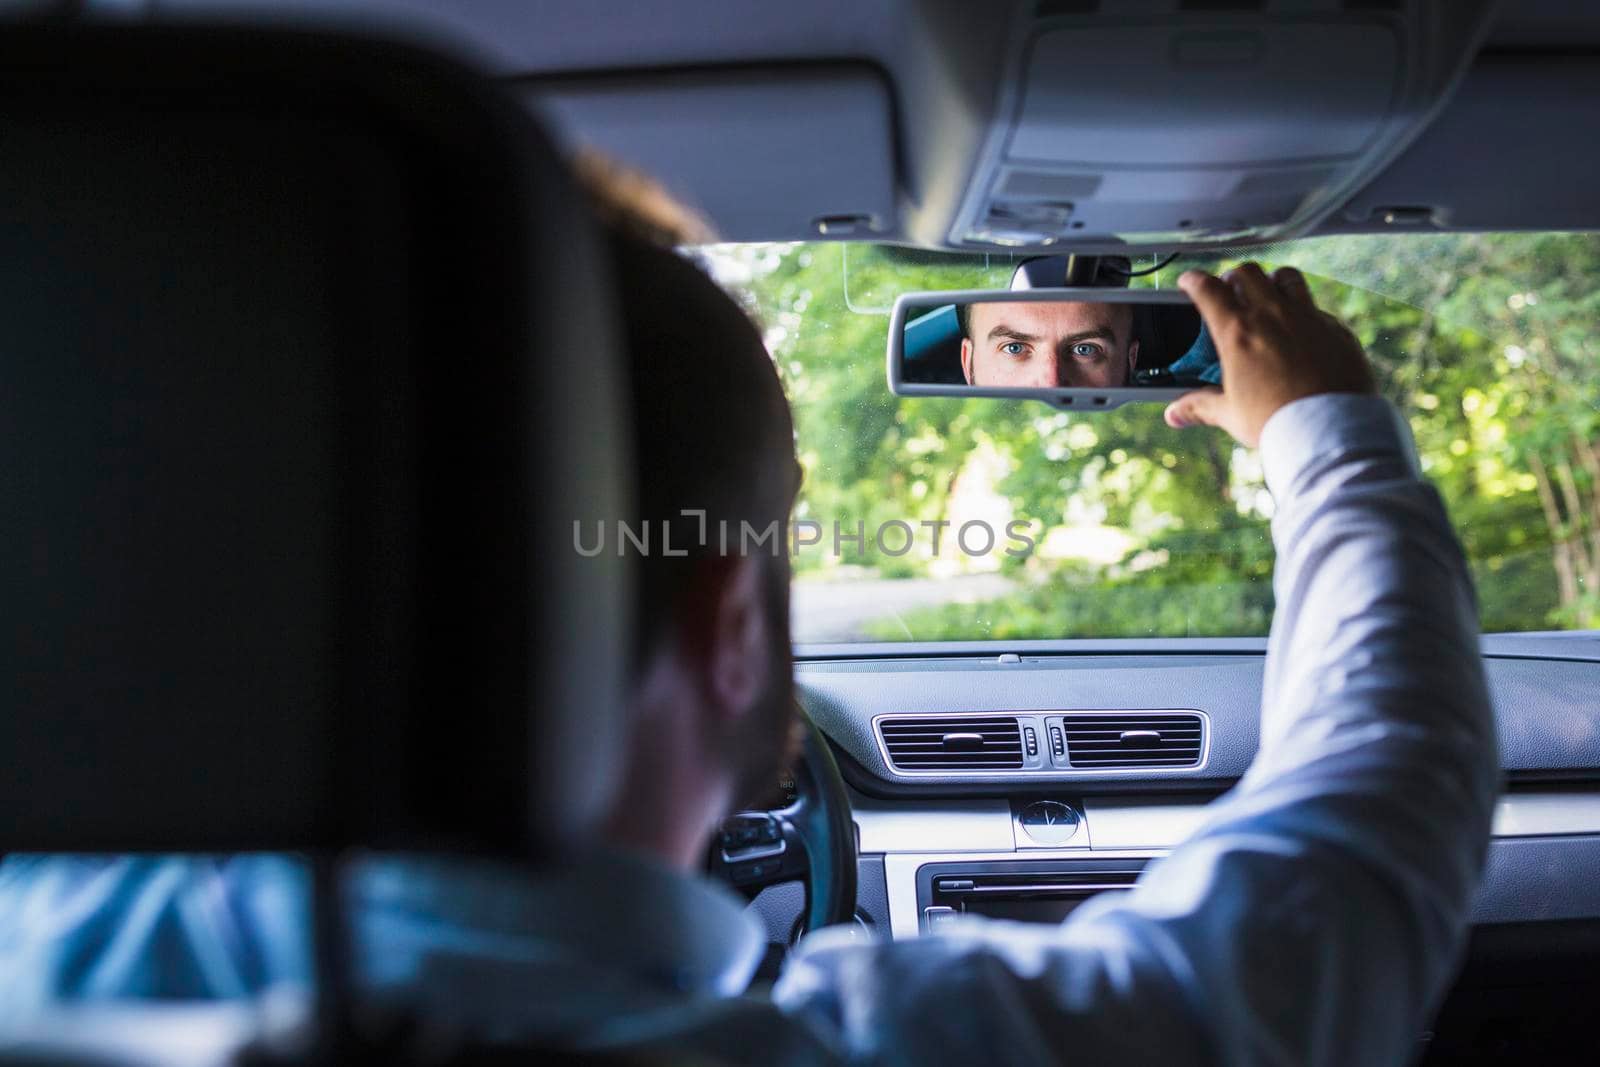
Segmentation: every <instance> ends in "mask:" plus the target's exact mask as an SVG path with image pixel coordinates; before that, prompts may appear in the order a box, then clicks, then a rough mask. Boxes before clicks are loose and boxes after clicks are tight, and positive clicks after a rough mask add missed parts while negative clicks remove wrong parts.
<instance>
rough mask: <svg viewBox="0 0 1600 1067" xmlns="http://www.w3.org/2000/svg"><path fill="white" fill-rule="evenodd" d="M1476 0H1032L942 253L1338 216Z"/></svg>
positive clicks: (1424, 95) (1398, 145) (1447, 56)
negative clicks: (1034, 1) (946, 249)
mask: <svg viewBox="0 0 1600 1067" xmlns="http://www.w3.org/2000/svg"><path fill="white" fill-rule="evenodd" d="M1492 7H1493V5H1492V3H1490V2H1488V0H1449V2H1445V0H1298V2H1296V0H1276V2H1274V0H1167V2H1166V3H1158V4H1152V3H1150V2H1148V0H1144V2H1139V0H1099V2H1095V0H1041V2H1039V3H1038V4H1037V5H1035V6H1034V7H1033V10H1032V12H1031V14H1027V15H1024V16H1023V17H1022V20H1021V24H1020V25H1019V26H1018V32H1017V33H1016V34H1015V40H1014V41H1013V44H1012V46H1011V50H1010V59H1009V63H1010V66H1009V69H1008V71H1007V74H1006V77H1005V82H1004V86H1003V88H1002V90H1001V92H1000V95H999V97H998V102H997V108H996V111H995V118H994V121H993V122H992V124H991V128H990V130H989V133H988V136H987V139H986V142H985V144H984V146H983V149H982V151H981V152H980V154H979V160H978V164H977V166H976V168H975V169H974V171H973V173H972V176H971V179H970V182H969V184H968V188H967V192H966V195H965V197H964V199H963V200H962V202H961V205H960V208H959V210H958V213H957V215H956V217H955V219H954V221H953V224H952V226H951V229H950V232H949V243H950V244H951V245H953V246H958V247H1040V246H1068V247H1075V248H1082V249H1083V250H1085V251H1094V250H1105V249H1107V248H1111V247H1121V246H1126V245H1135V246H1137V245H1164V246H1170V245H1174V244H1194V245H1199V246H1205V245H1213V246H1216V245H1235V244H1241V243H1253V242H1262V241H1269V240H1277V239H1282V238H1284V237H1287V236H1292V235H1294V234H1296V233H1298V232H1300V231H1303V230H1305V229H1306V228H1308V227H1310V226H1312V225H1314V224H1316V222H1317V221H1318V220H1319V219H1321V218H1323V217H1324V216H1326V215H1328V214H1330V213H1331V212H1333V211H1335V210H1336V209H1337V208H1339V207H1340V205H1341V204H1343V203H1344V201H1345V200H1347V199H1348V198H1349V197H1350V196H1351V195H1353V194H1354V192H1355V191H1356V190H1357V189H1359V188H1360V187H1361V186H1362V185H1363V184H1364V183H1365V182H1366V181H1368V180H1369V179H1371V178H1372V177H1373V176H1374V175H1376V174H1377V173H1378V171H1379V170H1381V169H1382V168H1383V167H1384V166H1385V165H1386V164H1388V163H1389V162H1390V161H1391V160H1393V159H1394V158H1395V156H1396V155H1397V154H1398V153H1399V152H1400V151H1401V150H1402V149H1404V148H1405V146H1406V145H1407V144H1409V143H1410V141H1411V140H1412V139H1413V138H1414V137H1415V136H1416V135H1417V134H1418V133H1419V132H1420V131H1421V130H1422V128H1423V127H1424V125H1425V124H1426V123H1427V121H1428V120H1429V119H1430V118H1432V116H1433V115H1434V114H1435V113H1436V112H1437V110H1438V109H1439V107H1440V106H1441V105H1442V103H1443V102H1444V100H1445V98H1446V97H1447V95H1448V94H1449V92H1450V91H1451V90H1452V89H1453V88H1454V86H1455V84H1456V82H1457V81H1458V79H1459V77H1460V75H1461V73H1462V71H1463V69H1464V68H1465V66H1466V64H1467V63H1468V61H1469V60H1470V58H1471V56H1472V53H1473V51H1474V49H1475V47H1476V44H1477V42H1478V40H1479V38H1480V36H1481V31H1482V29H1483V27H1484V25H1485V23H1486V16H1487V15H1488V14H1489V13H1490V11H1491V9H1492Z"/></svg>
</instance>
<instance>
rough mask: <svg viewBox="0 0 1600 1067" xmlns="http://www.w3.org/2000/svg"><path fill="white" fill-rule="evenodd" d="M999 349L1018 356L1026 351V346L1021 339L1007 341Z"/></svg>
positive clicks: (1009, 354)
mask: <svg viewBox="0 0 1600 1067" xmlns="http://www.w3.org/2000/svg"><path fill="white" fill-rule="evenodd" d="M1000 351H1002V352H1004V353H1005V354H1006V355H1008V356H1020V355H1022V354H1023V353H1024V352H1026V351H1027V346H1026V345H1024V344H1023V343H1022V342H1021V341H1007V342H1006V343H1005V344H1003V345H1001V346H1000Z"/></svg>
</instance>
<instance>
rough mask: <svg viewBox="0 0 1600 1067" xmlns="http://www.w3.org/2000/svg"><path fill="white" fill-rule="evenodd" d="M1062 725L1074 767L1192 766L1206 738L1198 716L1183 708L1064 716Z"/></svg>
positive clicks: (1137, 768) (1113, 768) (1068, 756)
mask: <svg viewBox="0 0 1600 1067" xmlns="http://www.w3.org/2000/svg"><path fill="white" fill-rule="evenodd" d="M1062 728H1063V729H1064V731H1065V732H1066V741H1067V762H1068V763H1069V764H1070V765H1071V767H1072V768H1073V769H1074V770H1119V771H1120V770H1130V771H1132V770H1141V769H1143V768H1146V767H1193V766H1195V765H1196V764H1198V763H1199V762H1200V750H1201V747H1202V745H1203V743H1204V738H1202V736H1201V729H1202V727H1201V723H1200V716H1198V715H1192V714H1188V713H1184V712H1131V711H1117V712H1106V713H1104V714H1095V715H1068V716H1066V717H1065V719H1064V720H1063V722H1062Z"/></svg>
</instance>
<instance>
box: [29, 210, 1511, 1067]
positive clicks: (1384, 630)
mask: <svg viewBox="0 0 1600 1067" xmlns="http://www.w3.org/2000/svg"><path fill="white" fill-rule="evenodd" d="M620 216H621V217H623V218H626V217H627V212H626V210H620ZM618 247H619V250H620V252H621V256H620V258H621V282H622V287H623V292H624V296H625V306H627V308H628V315H629V321H628V339H629V343H630V347H631V349H632V353H633V356H632V376H633V377H632V388H633V393H634V399H635V402H636V411H637V413H638V420H639V421H638V424H637V430H636V433H637V442H636V443H637V447H638V454H639V457H640V461H639V462H640V469H639V474H640V477H639V479H638V481H639V484H640V487H641V514H642V517H643V518H646V519H648V520H650V522H651V523H652V526H653V527H654V526H657V525H658V524H659V523H661V522H670V523H672V524H673V527H674V529H675V531H680V532H681V531H683V530H684V529H685V527H684V526H683V523H685V522H686V521H687V522H689V523H691V524H692V525H691V526H690V527H689V528H688V529H699V528H700V527H699V523H700V522H701V521H704V522H705V524H706V526H705V528H706V529H709V530H710V531H712V533H713V536H710V537H707V538H705V539H704V543H703V544H702V545H701V547H700V548H699V549H698V550H695V551H692V552H691V553H690V554H689V555H687V556H684V557H681V558H679V557H669V556H664V555H661V554H659V553H658V554H653V555H649V556H646V557H645V558H644V559H643V560H642V570H643V581H642V584H641V588H640V592H639V605H640V614H641V619H642V622H643V626H642V628H641V633H640V639H639V647H638V650H637V659H636V676H635V695H634V700H633V708H632V711H633V735H632V742H631V748H630V760H629V762H630V769H629V773H628V774H627V787H626V789H625V790H624V791H623V793H622V795H621V796H620V797H619V799H618V802H617V806H616V809H615V813H614V815H613V817H612V819H611V820H610V824H609V830H608V833H607V841H606V842H605V848H603V849H600V850H597V852H596V854H595V855H594V856H592V857H590V858H589V859H588V860H586V861H585V862H583V863H580V864H577V865H574V866H573V867H571V868H569V869H567V870H565V871H561V872H555V873H549V874H541V875H537V876H532V877H530V876H528V875H525V874H523V873H522V872H519V871H517V870H515V869H511V868H504V867H499V866H496V865H492V864H487V863H484V864H470V863H467V862H464V861H450V862H448V863H447V862H445V861H434V862H429V861H422V860H408V859H377V860H371V861H368V863H367V864H366V865H365V866H364V867H363V868H361V869H359V870H357V871H356V872H355V875H354V878H355V886H356V900H355V902H354V903H355V905H356V906H355V907H354V908H353V909H352V910H353V912H354V914H355V917H356V922H357V925H358V929H357V931H356V935H357V936H356V942H357V945H358V959H357V961H356V964H357V966H356V970H357V974H358V975H359V981H360V982H361V983H362V984H363V985H364V986H365V987H366V988H367V991H368V995H369V996H371V997H373V998H376V999H378V1000H381V1001H386V1002H393V1003H398V1004H406V1005H411V1006H419V1007H422V1008H424V1009H425V1010H426V1011H427V1012H428V1013H430V1014H431V1015H433V1016H434V1017H436V1018H438V1019H439V1020H440V1021H441V1022H443V1023H445V1024H446V1025H456V1026H460V1027H464V1028H469V1029H472V1030H476V1031H479V1032H483V1033H485V1034H487V1035H489V1036H495V1037H519V1036H521V1037H542V1038H545V1039H551V1038H559V1039H561V1040H566V1041H571V1042H573V1043H575V1044H578V1045H582V1046H614V1045H623V1046H647V1047H664V1048H670V1049H677V1050H684V1051H693V1052H701V1053H705V1054H708V1055H710V1056H711V1057H713V1059H715V1060H725V1061H727V1062H749V1061H753V1060H760V1061H762V1062H765V1063H793V1062H819V1061H822V1062H838V1061H846V1062H863V1063H906V1064H943V1063H950V1064H956V1063H977V1062H983V1063H989V1062H1016V1063H1028V1064H1041V1063H1052V1062H1075V1063H1099V1062H1116V1061H1119V1060H1122V1061H1126V1062H1134V1063H1162V1064H1177V1063H1228V1064H1243V1063H1295V1064H1340V1065H1346V1064H1360V1065H1373V1064H1385V1063H1396V1064H1398V1063H1403V1062H1405V1061H1406V1060H1408V1059H1409V1058H1410V1055H1411V1052H1412V1050H1413V1046H1414V1042H1415V1040H1416V1037H1417V1034H1418V1032H1419V1031H1420V1029H1421V1028H1422V1026H1423V1024H1424V1023H1425V1020H1426V1019H1427V1017H1428V1015H1429V1013H1430V1011H1431V1010H1432V1009H1433V1008H1434V1006H1435V1005H1436V1003H1437V1001H1438V999H1439V997H1440V996H1441V994H1442V992H1443V990H1444V987H1445V985H1446V983H1447V981H1448V979H1449V977H1450V973H1451V969H1452V966H1453V963H1454V961H1455V958H1456V954H1457V952H1458V949H1459V948H1460V944H1461V941H1462V937H1463V934H1464V931H1465V926H1466V921H1467V914H1468V906H1469V902H1470V899H1471V896H1472V892H1473V890H1474V888H1475V885H1476V882H1477V878H1478V875H1479V872H1480V869H1481V866H1482V862H1483V858H1484V854H1485V849H1486V845H1487V841H1488V834H1489V824H1490V817H1491V813H1492V808H1493V802H1494V795H1495V791H1496V785H1497V777H1498V761H1497V753H1496V746H1495V740H1494V733H1493V730H1492V726H1491V720H1490V713H1489V704H1488V699H1487V696H1486V692H1485V686H1484V681H1483V676H1482V671H1481V667H1480V664H1479V658H1478V651H1477V646H1476V627H1475V622H1474V619H1475V610H1474V602H1473V592H1472V588H1471V584H1470V580H1469V577H1468V573H1467V569H1466V565H1465V562H1464V560H1463V558H1462V555H1461V552H1460V550H1459V547H1458V545H1457V543H1456V540H1455V538H1454V536H1453V534H1452V532H1451V529H1450V526H1449V524H1448V521H1447V520H1446V517H1445V514H1444V510H1443V508H1442V506H1441V504H1440V501H1439V498H1438V496H1437V495H1436V494H1435V492H1434V491H1433V490H1432V489H1431V488H1430V487H1429V486H1428V485H1427V484H1426V483H1425V482H1424V481H1423V480H1422V479H1421V477H1420V474H1419V473H1418V469H1417V466H1416V462H1415V460H1414V457H1413V453H1412V449H1411V445H1410V443H1409V439H1408V435H1407V432H1406V430H1405V429H1404V427H1403V425H1402V424H1401V423H1400V421H1399V419H1398V418H1397V416H1396V414H1395V412H1394V411H1393V409H1391V408H1390V407H1389V405H1387V404H1386V403H1385V402H1384V401H1383V400H1381V399H1379V398H1378V397H1377V396H1375V395H1373V387H1372V382H1371V378H1370V375H1369V372H1368V369H1367V366H1366V363H1365V358H1364V356H1363V354H1362V352H1361V350H1360V348H1359V346H1358V344H1357V343H1356V341H1355V340H1354V338H1352V337H1351V336H1350V334H1349V333H1348V332H1346V331H1345V330H1343V329H1342V328H1340V327H1339V326H1337V325H1336V324H1334V323H1333V322H1331V321H1330V320H1328V319H1326V318H1325V317H1324V316H1322V314H1321V313H1320V312H1319V311H1318V310H1317V309H1316V307H1315V305H1314V304H1313V302H1312V299H1311V296H1310V294H1309V292H1308V291H1307V289H1306V287H1305V284H1304V281H1303V280H1302V279H1301V278H1300V276H1299V275H1298V274H1297V273H1296V272H1294V271H1290V270H1285V271H1279V272H1277V274H1275V275H1273V276H1270V277H1269V276H1268V275H1266V274H1265V273H1263V272H1262V271H1261V270H1260V269H1259V268H1257V267H1255V266H1253V265H1251V266H1246V267H1242V268H1240V269H1238V270H1236V271H1234V272H1231V273H1230V274H1229V275H1228V276H1227V277H1226V278H1225V279H1219V278H1215V277H1211V276H1209V275H1205V274H1201V273H1197V272H1190V273H1189V274H1186V275H1185V276H1184V278H1183V280H1182V282H1181V284H1182V285H1183V287H1184V288H1185V289H1186V291H1188V292H1189V293H1190V295H1191V296H1192V297H1193V298H1194V300H1195V302H1196V304H1197V305H1198V306H1199V308H1200V310H1201V312H1202V314H1203V315H1204V318H1205V321H1206V325H1207V327H1208V329H1209V331H1210V333H1211V336H1212V337H1214V338H1215V340H1216V344H1217V347H1218V349H1219V353H1220V357H1221V361H1222V363H1223V365H1224V381H1225V382H1226V388H1225V389H1223V390H1221V391H1205V392H1199V393H1191V394H1189V395H1188V396H1186V397H1184V398H1182V399H1180V400H1178V401H1176V402H1174V404H1173V405H1172V406H1171V407H1170V408H1169V409H1168V411H1167V419H1168V421H1169V422H1170V423H1172V424H1173V425H1175V426H1185V425H1197V424H1205V425H1213V426H1220V427H1222V428H1223V429H1225V430H1226V431H1227V432H1228V433H1230V434H1232V435H1233V436H1234V437H1235V438H1236V439H1237V440H1238V441H1239V442H1241V443H1242V444H1244V445H1246V446H1250V447H1254V446H1256V445H1258V444H1259V446H1260V448H1261V452H1262V462H1263V464H1264V467H1265V471H1266V478H1267V483H1268V486H1269V488H1270V489H1271V491H1272V492H1273V494H1274V497H1275V499H1276V503H1277V509H1276V515H1275V518H1274V520H1273V535H1274V540H1275V542H1276V545H1277V550H1278V562H1277V573H1276V577H1275V590H1276V593H1277V616H1276V618H1275V619H1274V622H1273V629H1272V636H1271V639H1270V642H1269V651H1268V658H1267V665H1266V671H1265V683H1264V689H1263V697H1262V699H1263V705H1262V729H1261V746H1260V751H1259V754H1258V756H1257V758H1256V760H1255V763H1254V765H1253V766H1252V768H1251V769H1250V771H1249V773H1248V774H1247V775H1246V776H1245V778H1244V779H1243V780H1242V781H1241V782H1240V784H1239V785H1238V787H1237V788H1236V789H1234V790H1233V792H1232V793H1230V794H1229V795H1228V796H1227V797H1226V798H1224V799H1223V800H1221V801H1219V802H1218V803H1217V804H1216V805H1215V806H1214V807H1213V809H1212V810H1211V813H1210V814H1211V817H1210V819H1209V821H1208V822H1207V824H1206V825H1205V827H1204V828H1203V829H1202V830H1201V831H1200V832H1198V833H1197V834H1196V835H1195V836H1194V837H1192V838H1191V839H1190V840H1189V841H1187V842H1186V843H1185V844H1183V845H1182V846H1180V847H1179V848H1177V849H1176V850H1174V851H1173V853H1172V854H1171V855H1170V856H1168V857H1167V858H1165V859H1164V860H1162V861H1160V862H1159V863H1157V864H1154V865H1152V866H1151V867H1150V868H1149V869H1148V870H1147V871H1146V872H1145V874H1144V876H1143V877H1142V878H1141V880H1140V882H1139V884H1138V886H1137V887H1136V888H1134V889H1133V890H1132V891H1130V892H1127V893H1116V894H1104V895H1102V896H1100V897H1098V898H1095V899H1094V900H1092V901H1090V902H1089V903H1087V904H1085V905H1084V906H1082V907H1081V908H1079V909H1077V910H1076V911H1075V912H1074V913H1073V914H1072V915H1071V917H1070V918H1069V919H1067V920H1066V921H1065V922H1064V923H1063V924H1061V925H1060V926H1055V927H1052V926H1044V925H1023V924H1014V923H1003V922H992V921H985V920H981V919H972V920H961V921H957V922H954V923H950V924H946V925H944V926H942V927H941V929H940V930H939V931H938V933H937V934H933V935H930V936H926V937H921V938H917V939H915V940H909V941H900V942H894V943H887V942H884V943H876V944H873V943H861V942H859V941H857V940H855V939H854V938H852V937H850V936H848V935H847V934H845V933H844V932H838V931H821V932H819V933H817V934H813V935H811V936H810V937H809V938H807V939H806V941H805V942H803V943H802V945H801V947H800V948H799V949H798V951H797V952H796V954H795V955H794V957H793V958H791V960H790V962H789V965H788V966H787V968H786V970H785V972H784V974H783V975H782V977H781V979H780V980H779V981H778V983H777V985H776V986H775V988H774V989H773V991H772V995H771V997H770V998H759V999H758V998H750V997H736V996H732V995H731V994H736V993H739V992H740V991H742V990H743V989H744V988H745V986H746V984H747V983H748V981H749V979H750V976H751V975H752V974H753V972H754V970H755V967H756V964H757V962H758V960H759V958H760V956H761V953H762V949H763V947H764V941H765V937H764V934H763V932H762V931H761V930H760V929H759V927H758V925H757V924H756V923H755V922H754V920H753V919H752V918H751V917H750V916H749V915H747V914H746V913H745V911H744V909H743V907H742V905H741V903H740V902H739V901H738V900H737V899H736V898H735V897H734V896H733V895H732V894H730V893H728V892H726V891H724V890H722V889H720V888H719V887H716V886H714V885H712V884H709V883H708V882H706V881H705V880H703V879H702V878H701V877H700V876H699V874H698V871H699V869H700V866H701V863H702V857H703V856H704V854H705V850H706V846H707V843H708V841H709V837H710V834H711V832H712V829H713V827H714V826H715V825H716V823H717V822H718V820H719V819H720V818H721V817H722V816H723V815H725V814H726V813H727V812H729V811H730V810H732V809H733V808H735V807H736V806H738V805H739V804H741V803H742V802H745V801H748V800H750V799H752V798H754V797H755V796H756V795H758V794H759V793H760V792H762V791H763V790H764V789H765V788H766V787H767V785H768V783H770V782H771V781H772V780H773V777H774V775H775V774H776V772H777V770H778V769H779V767H780V766H781V764H782V762H783V760H784V758H785V756H786V753H787V752H788V750H789V748H790V738H791V737H792V734H793V729H792V728H793V726H794V723H793V720H792V710H791V709H792V707H793V701H792V691H791V690H792V684H793V683H792V672H791V663H790V653H789V632H788V577H789V576H788V564H787V559H786V558H785V556H784V555H783V553H782V552H781V551H779V552H777V553H776V554H774V553H773V552H772V551H771V550H770V548H769V547H768V546H766V545H757V546H754V547H752V546H750V545H749V543H748V542H747V541H746V540H745V539H742V538H737V537H730V538H729V541H728V546H729V547H728V550H727V551H723V550H722V548H721V545H720V544H719V539H718V538H717V537H716V536H715V531H717V530H718V528H719V524H720V523H721V522H723V521H726V522H728V523H730V524H731V527H730V528H732V529H734V530H738V529H740V528H741V526H740V524H741V523H748V524H749V525H750V526H751V527H752V528H755V529H756V530H758V531H759V530H763V529H765V527H766V525H767V524H769V523H770V522H773V521H780V522H781V521H783V520H785V519H786V518H787V515H788V511H789V508H790V506H791V504H792V502H793V499H794V495H795V492H796V490H797V487H798V479H799V473H798V467H797V465H796V462H795V455H794V446H793V439H792V431H791V424H790V417H789V412H788V407H787V404H786V402H785V400H784V396H783V393H782V390H781V388H780V384H779V381H778V377H777V374H776V371H775V369H774V367H773V364H772V362H771V360H770V358H769V357H768V355H767V353H766V352H765V350H764V348H763V346H762V342H761V337H760V334H759V333H758V331H757V330H756V328H755V327H754V326H753V325H752V324H751V323H750V321H749V320H748V319H747V318H746V317H745V316H744V314H743V313H742V312H741V311H740V310H739V308H738V307H737V305H736V304H735V303H734V302H733V301H732V300H731V299H729V298H728V297H727V296H726V295H724V294H723V293H722V292H721V291H720V290H719V289H718V288H717V287H716V286H715V285H714V284H713V283H712V282H711V281H710V280H709V279H708V278H706V277H705V276H704V275H702V274H701V273H700V272H699V271H698V270H697V269H696V268H695V267H694V266H693V265H691V264H690V263H689V262H688V261H686V260H684V259H683V258H681V257H679V256H678V255H677V254H675V253H674V252H672V251H670V250H669V249H667V248H664V247H661V246H659V245H656V244H653V243H650V242H646V241H641V240H639V239H637V238H633V237H620V238H618ZM685 511H688V512H691V513H700V512H703V513H704V514H703V520H702V518H699V517H691V518H689V519H687V520H686V519H685V517H684V515H683V513H684V512H685ZM678 543H681V542H680V541H679V540H678V534H677V533H675V535H674V544H678ZM574 565H581V560H579V559H576V558H575V559H574ZM34 914H35V915H37V914H38V912H37V911H35V912H34ZM9 921H12V922H14V921H15V913H13V915H12V917H11V918H10V920H9ZM8 937H13V935H12V933H11V932H7V933H6V935H5V936H4V937H0V945H3V944H7V943H8V942H7V940H6V938H8ZM10 943H11V944H15V939H14V938H13V940H12V941H11V942H10ZM12 959H13V961H17V960H18V959H19V957H17V956H15V955H13V957H12ZM0 965H3V964H0ZM8 983H9V979H5V980H0V1000H3V998H4V997H5V996H6V995H7V994H6V993H5V989H6V988H7V986H8Z"/></svg>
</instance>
